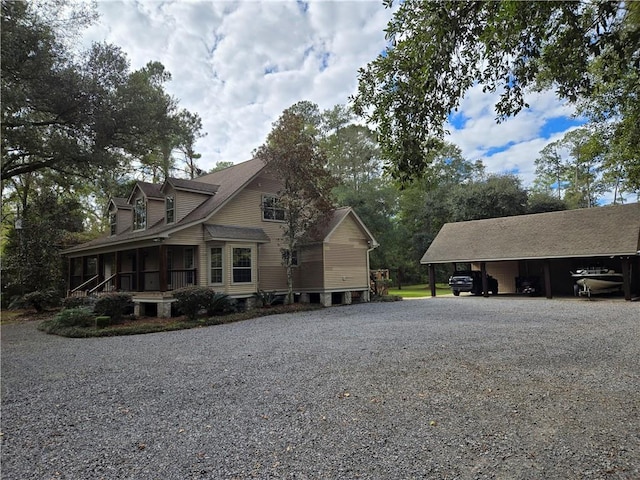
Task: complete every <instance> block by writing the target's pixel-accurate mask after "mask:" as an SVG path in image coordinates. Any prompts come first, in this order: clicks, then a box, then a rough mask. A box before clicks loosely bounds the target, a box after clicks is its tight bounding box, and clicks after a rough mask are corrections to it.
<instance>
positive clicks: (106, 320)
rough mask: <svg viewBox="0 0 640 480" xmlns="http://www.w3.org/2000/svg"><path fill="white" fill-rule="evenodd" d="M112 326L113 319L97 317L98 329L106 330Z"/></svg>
mask: <svg viewBox="0 0 640 480" xmlns="http://www.w3.org/2000/svg"><path fill="white" fill-rule="evenodd" d="M109 325H111V317H107V316H99V317H96V328H105V327H108V326H109Z"/></svg>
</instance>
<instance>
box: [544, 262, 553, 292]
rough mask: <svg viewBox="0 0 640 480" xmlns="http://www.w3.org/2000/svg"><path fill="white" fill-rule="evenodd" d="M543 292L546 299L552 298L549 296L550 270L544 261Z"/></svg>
mask: <svg viewBox="0 0 640 480" xmlns="http://www.w3.org/2000/svg"><path fill="white" fill-rule="evenodd" d="M544 291H545V292H546V295H547V298H553V295H552V294H551V268H550V267H549V260H545V261H544Z"/></svg>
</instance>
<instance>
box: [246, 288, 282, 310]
mask: <svg viewBox="0 0 640 480" xmlns="http://www.w3.org/2000/svg"><path fill="white" fill-rule="evenodd" d="M253 296H254V297H256V299H257V300H258V306H260V307H264V308H267V307H271V306H273V305H275V304H276V303H282V298H281V296H280V295H276V292H275V291H273V292H265V291H264V290H258V291H257V292H256V293H254V294H253Z"/></svg>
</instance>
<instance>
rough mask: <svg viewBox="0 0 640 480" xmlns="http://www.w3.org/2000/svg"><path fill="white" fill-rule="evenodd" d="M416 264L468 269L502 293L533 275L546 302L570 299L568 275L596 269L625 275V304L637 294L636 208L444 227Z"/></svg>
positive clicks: (639, 226) (639, 227)
mask: <svg viewBox="0 0 640 480" xmlns="http://www.w3.org/2000/svg"><path fill="white" fill-rule="evenodd" d="M420 263H422V264H424V265H428V266H429V267H430V268H429V282H430V285H431V288H432V289H431V295H432V296H435V269H434V265H436V264H443V263H451V264H458V263H465V264H471V265H472V268H473V269H475V270H481V271H483V272H486V273H487V274H489V275H491V276H493V277H495V278H496V279H497V280H498V282H499V285H500V287H499V288H500V292H501V293H515V292H516V279H517V278H520V277H524V276H527V277H531V276H537V277H539V278H540V279H541V283H542V286H543V287H544V291H545V293H546V296H547V297H548V298H551V297H552V296H553V295H568V294H573V292H574V290H573V286H574V281H573V278H572V277H571V271H575V270H577V269H579V268H584V267H590V266H600V267H609V268H612V269H615V270H616V271H618V272H622V273H623V276H624V285H623V290H624V295H625V298H626V299H627V300H630V299H631V298H632V297H634V296H639V295H640V203H632V204H627V205H612V206H608V207H597V208H585V209H577V210H564V211H559V212H547V213H538V214H532V215H519V216H513V217H503V218H492V219H487V220H472V221H468V222H457V223H447V224H445V225H444V226H443V227H442V229H441V230H440V232H439V233H438V235H437V236H436V238H435V239H434V241H433V243H432V244H431V246H430V247H429V248H428V250H427V251H426V252H425V254H424V256H423V257H422V260H421V261H420Z"/></svg>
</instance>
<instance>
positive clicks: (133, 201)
mask: <svg viewBox="0 0 640 480" xmlns="http://www.w3.org/2000/svg"><path fill="white" fill-rule="evenodd" d="M128 203H129V205H131V208H132V229H133V231H134V232H135V231H138V230H146V229H147V228H149V227H151V226H153V225H155V224H156V223H157V222H158V221H159V220H161V219H162V218H163V217H164V196H163V195H162V192H161V191H160V189H159V188H158V185H156V184H153V183H148V182H136V185H135V187H133V191H132V192H131V195H130V196H129V199H128Z"/></svg>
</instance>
